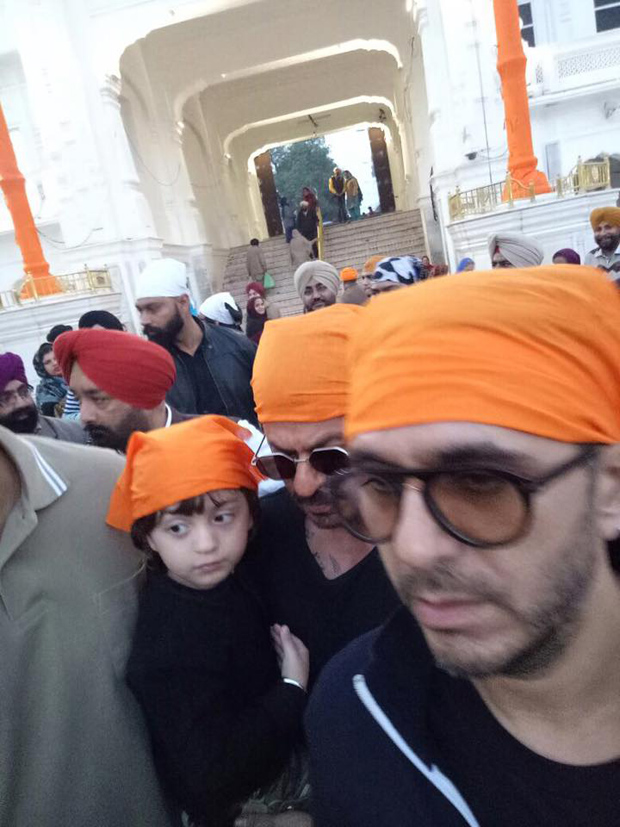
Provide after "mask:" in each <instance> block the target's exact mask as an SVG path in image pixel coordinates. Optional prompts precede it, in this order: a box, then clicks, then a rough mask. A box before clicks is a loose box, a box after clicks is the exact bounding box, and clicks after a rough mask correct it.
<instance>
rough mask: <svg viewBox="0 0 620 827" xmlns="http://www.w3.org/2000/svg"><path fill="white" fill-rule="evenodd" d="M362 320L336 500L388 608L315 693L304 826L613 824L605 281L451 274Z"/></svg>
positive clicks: (619, 513)
mask: <svg viewBox="0 0 620 827" xmlns="http://www.w3.org/2000/svg"><path fill="white" fill-rule="evenodd" d="M490 297H491V298H490ZM363 313H364V316H363V318H362V323H361V324H360V325H359V327H358V329H357V330H356V331H355V332H354V334H353V336H352V340H353V341H352V346H351V365H352V375H351V379H350V395H349V402H348V406H347V415H346V424H345V432H346V436H347V440H348V442H347V444H348V446H349V449H350V451H351V471H350V473H349V474H348V475H347V476H343V477H341V478H340V479H341V484H340V485H339V486H337V488H338V489H339V490H338V491H337V492H336V495H337V498H336V502H337V503H338V505H339V513H340V514H341V517H342V518H343V521H344V522H345V523H346V524H347V525H348V526H349V527H350V528H351V530H352V531H354V532H355V534H356V535H357V536H359V537H362V538H365V539H366V540H367V541H368V542H376V543H378V544H379V549H380V553H381V557H382V559H383V562H384V564H385V567H386V569H387V572H388V574H389V576H390V579H391V580H392V582H393V583H394V586H395V588H396V589H397V591H398V592H399V594H400V597H401V599H402V602H403V604H404V605H403V606H402V607H401V608H400V609H399V610H398V611H397V612H396V613H395V614H394V615H393V616H392V618H391V619H390V620H389V621H388V622H387V623H386V624H385V625H384V626H383V627H381V628H380V629H378V630H376V631H374V632H372V633H371V634H369V635H365V636H364V637H361V638H360V639H359V640H357V641H355V642H354V643H353V644H352V645H351V646H349V647H348V648H347V649H346V650H345V651H344V652H342V653H340V654H339V655H338V656H337V657H336V658H335V659H334V660H333V661H332V662H331V663H330V664H329V666H328V667H327V668H326V669H325V670H324V672H323V675H322V678H321V681H320V685H319V686H317V687H316V689H315V691H314V695H313V698H312V699H311V701H310V709H309V712H308V718H307V726H308V734H309V741H310V754H311V755H310V764H311V783H312V785H313V795H314V808H315V812H314V814H315V817H316V822H315V823H316V827H336V825H337V827H353V825H355V827H377V825H379V824H381V825H385V827H388V825H389V827H396V825H399V826H400V825H410V824H415V825H416V827H457V825H469V826H470V827H476V826H477V825H481V827H499V825H501V827H540V825H562V827H583V826H584V825H588V827H611V825H618V824H620V816H619V811H618V790H619V789H620V566H618V563H619V562H620V561H619V560H618V559H617V556H616V551H615V550H614V549H612V547H611V546H610V542H611V541H612V540H616V538H617V537H618V534H619V526H620V354H619V351H618V330H619V329H620V303H619V302H618V294H617V290H616V288H615V287H614V286H613V285H612V284H611V283H610V282H609V280H608V279H607V278H606V277H605V276H604V275H603V274H600V273H597V272H596V271H594V270H593V269H586V268H579V267H574V266H572V265H568V266H563V265H555V266H552V267H547V268H537V269H523V270H519V269H516V270H513V271H511V274H510V277H509V278H508V277H506V275H504V274H502V273H501V272H495V271H493V272H483V273H469V274H468V276H467V278H464V279H436V280H432V281H429V282H426V283H424V284H422V285H420V286H419V287H417V288H416V289H415V290H405V291H403V292H402V293H399V294H398V295H395V296H386V297H385V298H383V299H382V300H381V301H377V303H376V304H373V303H372V302H371V304H370V306H369V307H368V308H367V309H366V310H364V311H363ZM386 365H387V366H388V368H387V369H386Z"/></svg>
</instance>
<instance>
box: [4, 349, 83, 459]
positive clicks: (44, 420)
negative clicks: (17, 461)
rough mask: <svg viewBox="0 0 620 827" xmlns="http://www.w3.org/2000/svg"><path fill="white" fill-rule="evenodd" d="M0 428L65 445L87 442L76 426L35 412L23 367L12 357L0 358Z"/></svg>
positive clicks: (18, 359)
mask: <svg viewBox="0 0 620 827" xmlns="http://www.w3.org/2000/svg"><path fill="white" fill-rule="evenodd" d="M0 425H2V426H4V427H5V428H8V429H9V431H13V433H15V434H32V435H34V436H46V437H50V438H51V439H61V440H64V441H65V442H81V443H85V442H86V441H87V434H86V432H85V430H84V428H82V426H81V425H78V423H77V422H64V421H63V420H62V419H56V418H55V417H51V416H43V414H41V413H39V411H38V410H37V406H36V405H35V402H34V399H33V398H32V388H31V387H30V385H29V384H28V379H27V378H26V371H25V369H24V363H23V362H22V360H21V359H20V357H19V356H18V355H17V354H16V353H2V354H0Z"/></svg>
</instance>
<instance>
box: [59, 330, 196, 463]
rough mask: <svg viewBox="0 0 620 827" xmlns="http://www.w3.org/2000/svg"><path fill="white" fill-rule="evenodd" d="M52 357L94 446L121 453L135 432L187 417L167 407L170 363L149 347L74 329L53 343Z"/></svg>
mask: <svg viewBox="0 0 620 827" xmlns="http://www.w3.org/2000/svg"><path fill="white" fill-rule="evenodd" d="M54 353H55V354H56V358H57V359H58V363H59V364H60V367H61V369H62V373H63V376H64V377H65V381H66V382H68V384H69V385H70V387H71V389H72V390H73V392H74V393H75V395H76V396H77V398H78V399H79V401H80V410H81V419H82V424H83V425H84V428H85V429H86V431H87V433H88V434H89V436H90V438H91V440H92V442H93V443H94V444H95V445H99V446H100V447H103V448H113V449H114V450H116V451H123V452H124V451H125V449H126V447H127V442H128V441H129V437H130V436H131V435H132V433H133V432H134V431H152V430H155V428H164V427H167V426H168V425H172V424H174V423H176V422H181V421H183V419H186V418H187V417H185V416H183V415H181V414H179V413H178V411H173V410H172V409H171V408H170V406H169V405H167V404H166V401H165V398H166V393H167V391H168V390H169V389H170V388H171V387H172V383H173V382H174V377H175V369H174V362H173V361H172V357H171V356H170V354H169V353H168V352H167V351H166V350H164V348H163V347H160V346H159V345H156V344H154V343H153V342H147V341H146V340H145V339H142V338H140V336H134V335H132V334H131V333H121V332H120V331H117V330H95V329H84V330H73V331H71V332H70V333H63V334H62V335H61V336H59V337H58V339H56V341H55V342H54Z"/></svg>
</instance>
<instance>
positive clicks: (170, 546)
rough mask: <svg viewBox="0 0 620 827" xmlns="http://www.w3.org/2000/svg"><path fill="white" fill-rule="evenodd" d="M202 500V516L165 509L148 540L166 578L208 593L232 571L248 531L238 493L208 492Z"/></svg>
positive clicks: (244, 505) (241, 496) (249, 524)
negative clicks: (163, 567)
mask: <svg viewBox="0 0 620 827" xmlns="http://www.w3.org/2000/svg"><path fill="white" fill-rule="evenodd" d="M203 499H204V510H203V512H202V514H192V515H190V516H185V515H183V514H175V513H173V509H174V508H175V506H174V505H173V506H171V507H170V509H166V511H165V512H164V514H163V516H162V518H161V520H160V521H159V524H158V525H157V526H156V528H154V529H153V531H152V532H151V533H150V535H149V538H148V540H149V545H150V546H151V548H152V549H153V551H156V552H157V553H158V554H159V556H160V557H161V559H162V561H163V563H164V565H165V566H166V568H167V569H168V577H171V578H172V580H176V581H177V583H182V584H183V585H184V586H189V587H190V588H192V589H212V588H213V587H214V586H217V584H218V583H221V582H222V581H223V580H225V579H226V578H227V577H228V576H229V575H230V574H231V573H232V572H233V571H234V568H235V566H236V565H237V563H238V562H239V561H240V560H241V558H242V557H243V553H244V551H245V547H246V545H247V542H248V532H249V531H250V529H251V528H252V517H251V514H250V509H249V507H248V502H247V500H246V498H245V496H244V494H243V492H242V491H237V490H232V491H212V492H211V493H210V494H205V496H204V498H203ZM214 501H215V502H214Z"/></svg>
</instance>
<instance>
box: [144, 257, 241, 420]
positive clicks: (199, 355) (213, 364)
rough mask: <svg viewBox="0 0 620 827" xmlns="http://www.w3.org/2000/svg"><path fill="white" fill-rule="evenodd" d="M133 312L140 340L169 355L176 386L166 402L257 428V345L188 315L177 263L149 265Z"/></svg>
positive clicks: (184, 275) (184, 282)
mask: <svg viewBox="0 0 620 827" xmlns="http://www.w3.org/2000/svg"><path fill="white" fill-rule="evenodd" d="M135 298H136V309H137V310H138V313H139V314H140V321H141V323H142V330H143V332H144V335H145V336H146V337H147V338H148V339H149V340H150V341H151V342H156V343H157V344H159V345H162V347H165V348H166V350H167V351H168V352H169V353H170V355H171V356H172V358H173V359H174V363H175V365H176V371H177V376H176V381H175V383H174V385H173V386H172V388H171V389H170V391H169V392H168V397H167V398H168V402H169V403H170V404H171V405H172V406H173V407H174V408H176V409H177V410H178V411H181V412H182V413H186V414H221V415H223V416H230V417H237V418H239V419H247V420H249V421H250V422H252V423H254V424H255V423H256V415H255V413H254V397H253V396H252V388H251V386H250V381H251V378H252V365H253V364H254V355H255V353H256V345H254V344H253V343H252V342H250V340H249V339H248V338H247V337H246V336H245V335H243V334H242V333H238V332H237V331H235V330H228V329H227V328H225V327H216V326H214V325H208V324H205V323H203V322H201V321H200V320H199V319H197V318H196V317H195V316H193V315H192V313H191V305H190V296H189V286H188V281H187V270H186V267H185V265H184V264H183V263H182V262H181V261H175V260H174V259H171V258H167V259H159V260H158V261H152V262H151V263H150V264H149V265H147V267H145V269H144V270H143V271H142V273H141V274H140V276H139V277H138V280H137V284H136V291H135Z"/></svg>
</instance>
